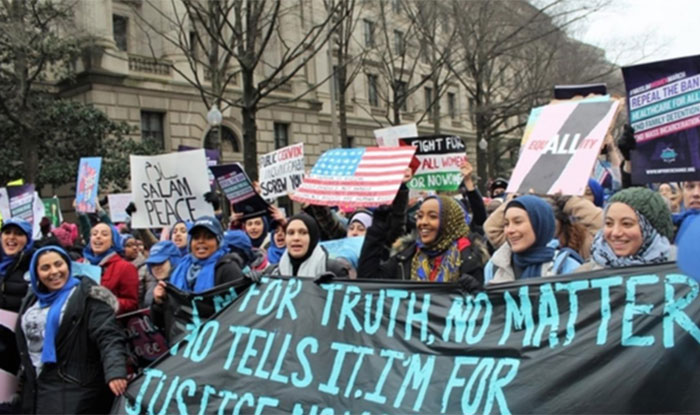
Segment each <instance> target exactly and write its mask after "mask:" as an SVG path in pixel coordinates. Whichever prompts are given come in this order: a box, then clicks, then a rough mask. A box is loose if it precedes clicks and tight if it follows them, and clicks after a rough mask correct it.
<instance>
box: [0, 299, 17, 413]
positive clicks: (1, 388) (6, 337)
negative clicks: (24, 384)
mask: <svg viewBox="0 0 700 415" xmlns="http://www.w3.org/2000/svg"><path fill="white" fill-rule="evenodd" d="M16 325H17V313H14V312H12V311H8V310H3V309H0V350H2V359H0V405H2V404H5V403H9V402H11V401H12V395H14V394H15V393H16V392H17V385H18V384H19V379H18V378H17V373H18V372H19V367H20V363H21V362H20V358H19V352H18V351H17V340H16V339H15V326H16Z"/></svg>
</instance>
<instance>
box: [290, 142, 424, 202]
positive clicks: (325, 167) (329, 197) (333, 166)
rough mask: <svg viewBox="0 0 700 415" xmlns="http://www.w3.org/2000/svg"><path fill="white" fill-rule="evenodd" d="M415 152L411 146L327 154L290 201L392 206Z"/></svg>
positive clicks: (360, 149) (358, 149) (345, 149)
mask: <svg viewBox="0 0 700 415" xmlns="http://www.w3.org/2000/svg"><path fill="white" fill-rule="evenodd" d="M415 152H416V149H415V147H412V146H403V147H365V148H340V149H333V150H329V151H326V152H325V153H323V154H322V155H321V157H320V158H319V159H318V161H317V162H316V164H315V165H314V167H313V169H311V173H310V174H309V175H308V177H306V178H305V179H304V182H303V183H302V184H301V186H300V187H299V189H297V191H296V192H295V193H294V194H292V196H291V199H293V200H296V201H297V202H300V203H303V202H308V203H311V204H315V205H325V206H335V205H340V206H349V207H352V206H365V207H370V206H379V205H384V204H390V203H391V202H392V201H393V200H394V198H395V197H396V193H397V192H398V191H399V186H400V185H401V181H402V179H403V176H404V172H405V170H406V168H407V167H408V165H409V163H410V162H411V159H412V158H413V154H414V153H415Z"/></svg>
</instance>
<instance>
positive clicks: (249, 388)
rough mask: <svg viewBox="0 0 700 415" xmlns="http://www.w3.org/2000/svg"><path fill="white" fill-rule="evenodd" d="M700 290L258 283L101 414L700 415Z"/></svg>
mask: <svg viewBox="0 0 700 415" xmlns="http://www.w3.org/2000/svg"><path fill="white" fill-rule="evenodd" d="M699 289H700V288H699V287H698V283H697V282H695V281H694V280H693V279H691V278H689V277H687V276H686V275H683V274H682V273H680V272H679V270H678V268H677V267H676V266H675V264H663V265H653V266H647V267H637V268H617V269H615V270H604V271H599V272H596V273H591V274H576V275H573V276H567V277H557V278H534V279H528V280H526V281H520V282H515V283H510V284H503V285H496V286H492V287H489V288H487V289H486V290H485V291H482V292H477V293H473V294H469V293H465V292H462V291H460V289H459V287H458V286H457V284H454V285H453V284H444V283H420V282H397V281H394V280H392V281H389V280H379V281H378V280H364V281H363V280H345V281H332V282H329V283H325V284H316V283H314V282H313V280H312V279H272V278H267V277H265V278H263V279H262V282H261V283H260V284H256V285H252V286H250V287H249V288H248V290H247V291H246V292H245V293H243V294H242V295H240V296H239V297H238V298H237V299H235V300H234V302H233V303H232V304H231V305H230V306H228V307H226V308H224V309H223V310H222V311H221V312H220V313H219V314H218V315H216V316H215V317H214V318H213V319H211V320H209V321H206V322H204V320H203V319H201V320H200V322H199V324H191V325H190V328H189V330H187V332H186V334H185V337H184V339H183V341H182V342H180V343H179V344H177V345H175V346H174V347H172V348H171V349H170V355H169V356H167V357H165V358H164V359H162V360H160V361H158V362H156V363H155V364H154V365H153V366H151V367H149V368H147V369H146V370H145V371H144V374H143V375H142V376H140V377H138V378H137V379H135V380H134V381H132V382H131V383H130V384H129V386H128V390H127V393H126V394H124V395H122V396H121V397H119V398H117V399H118V401H117V402H116V404H115V406H114V408H113V412H114V413H126V414H138V413H144V412H153V413H156V412H163V413H172V412H182V413H192V414H196V413H216V412H221V413H229V412H232V411H240V412H250V413H304V414H308V413H315V414H321V413H329V414H331V413H351V414H359V413H401V414H407V413H426V414H454V413H460V414H491V413H500V414H510V413H514V414H521V413H538V414H539V413H567V414H590V413H595V414H600V413H641V412H643V413H697V412H700V395H698V394H697V393H695V392H696V391H697V390H698V388H699V387H700V376H697V374H696V372H697V367H698V365H700V328H699V327H698V325H697V323H696V322H697V321H700V299H698V291H699ZM630 371H631V372H630ZM624 373H633V374H631V375H628V376H623V375H621V374H624ZM586 397H594V398H590V399H587V398H586Z"/></svg>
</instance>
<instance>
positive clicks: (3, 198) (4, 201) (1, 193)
mask: <svg viewBox="0 0 700 415" xmlns="http://www.w3.org/2000/svg"><path fill="white" fill-rule="evenodd" d="M9 217H10V195H8V194H7V188H6V187H0V219H2V218H9Z"/></svg>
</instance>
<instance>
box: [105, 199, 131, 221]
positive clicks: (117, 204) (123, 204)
mask: <svg viewBox="0 0 700 415" xmlns="http://www.w3.org/2000/svg"><path fill="white" fill-rule="evenodd" d="M133 201H134V197H133V196H132V195H131V193H112V194H109V195H107V203H108V204H109V219H110V220H111V221H112V223H120V222H126V221H128V220H129V215H127V214H126V208H127V206H129V203H131V202H133Z"/></svg>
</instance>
